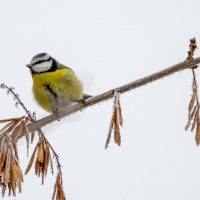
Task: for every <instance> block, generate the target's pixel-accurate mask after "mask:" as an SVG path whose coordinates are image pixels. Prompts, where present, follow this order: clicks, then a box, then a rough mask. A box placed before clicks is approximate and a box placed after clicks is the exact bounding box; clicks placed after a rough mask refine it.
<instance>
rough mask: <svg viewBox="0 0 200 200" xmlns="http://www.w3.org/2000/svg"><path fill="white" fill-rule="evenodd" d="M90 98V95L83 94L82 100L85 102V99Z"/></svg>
mask: <svg viewBox="0 0 200 200" xmlns="http://www.w3.org/2000/svg"><path fill="white" fill-rule="evenodd" d="M92 97H93V96H92V95H89V94H83V100H86V99H89V98H92Z"/></svg>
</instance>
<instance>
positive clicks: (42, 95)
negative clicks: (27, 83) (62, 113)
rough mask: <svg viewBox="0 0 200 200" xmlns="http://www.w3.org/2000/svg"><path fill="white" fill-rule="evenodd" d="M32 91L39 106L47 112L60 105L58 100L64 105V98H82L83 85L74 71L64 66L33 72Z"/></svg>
mask: <svg viewBox="0 0 200 200" xmlns="http://www.w3.org/2000/svg"><path fill="white" fill-rule="evenodd" d="M47 86H48V87H49V88H50V90H51V92H50V90H48V87H47ZM33 93H34V97H35V100H36V101H37V103H38V104H39V105H40V106H42V107H43V108H44V109H45V110H46V111H48V112H53V111H54V110H55V107H61V105H58V104H59V102H61V104H62V106H64V103H63V102H65V100H70V101H77V100H80V99H82V97H83V87H82V83H81V82H80V80H79V79H78V78H77V77H76V75H75V74H74V72H73V71H72V70H71V69H69V68H65V69H59V70H56V71H54V72H45V73H40V74H33ZM66 102H67V101H66Z"/></svg>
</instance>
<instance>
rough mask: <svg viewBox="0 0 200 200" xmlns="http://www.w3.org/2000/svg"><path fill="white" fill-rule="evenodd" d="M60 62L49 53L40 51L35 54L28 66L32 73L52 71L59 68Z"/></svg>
mask: <svg viewBox="0 0 200 200" xmlns="http://www.w3.org/2000/svg"><path fill="white" fill-rule="evenodd" d="M57 65H58V62H57V61H56V60H55V59H54V58H52V57H51V56H50V55H49V54H48V53H39V54H37V55H35V56H34V57H33V58H32V59H31V62H30V64H27V65H26V66H27V67H28V68H29V69H30V70H31V72H32V74H39V73H44V72H51V71H55V70H56V69H57Z"/></svg>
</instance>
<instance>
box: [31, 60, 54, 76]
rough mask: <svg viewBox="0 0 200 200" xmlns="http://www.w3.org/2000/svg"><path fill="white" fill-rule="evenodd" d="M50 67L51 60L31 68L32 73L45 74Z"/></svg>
mask: <svg viewBox="0 0 200 200" xmlns="http://www.w3.org/2000/svg"><path fill="white" fill-rule="evenodd" d="M51 66H52V60H50V61H47V62H42V63H40V64H37V65H35V66H33V71H35V72H37V73H40V72H45V71H48V70H49V69H50V68H51Z"/></svg>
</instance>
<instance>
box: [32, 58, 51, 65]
mask: <svg viewBox="0 0 200 200" xmlns="http://www.w3.org/2000/svg"><path fill="white" fill-rule="evenodd" d="M50 60H51V58H48V59H46V60H38V61H37V62H35V63H33V64H32V65H35V64H40V63H43V62H46V61H50Z"/></svg>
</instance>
